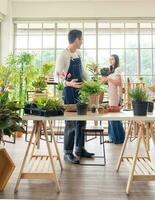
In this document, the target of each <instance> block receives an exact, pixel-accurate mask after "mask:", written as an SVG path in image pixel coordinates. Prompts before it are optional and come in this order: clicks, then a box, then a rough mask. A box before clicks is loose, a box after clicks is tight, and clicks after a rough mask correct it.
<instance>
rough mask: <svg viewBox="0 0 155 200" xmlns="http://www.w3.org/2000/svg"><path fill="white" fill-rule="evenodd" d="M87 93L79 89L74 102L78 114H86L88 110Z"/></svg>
mask: <svg viewBox="0 0 155 200" xmlns="http://www.w3.org/2000/svg"><path fill="white" fill-rule="evenodd" d="M88 103H89V94H88V93H87V92H85V91H83V90H80V91H79V98H78V102H77V104H76V106H77V113H78V115H86V114H87V110H88Z"/></svg>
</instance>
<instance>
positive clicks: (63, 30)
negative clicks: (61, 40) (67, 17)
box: [57, 23, 69, 35]
mask: <svg viewBox="0 0 155 200" xmlns="http://www.w3.org/2000/svg"><path fill="white" fill-rule="evenodd" d="M68 29H69V26H68V23H58V24H57V34H58V35H63V34H68Z"/></svg>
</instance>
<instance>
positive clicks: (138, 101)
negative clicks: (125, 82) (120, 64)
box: [129, 86, 148, 116]
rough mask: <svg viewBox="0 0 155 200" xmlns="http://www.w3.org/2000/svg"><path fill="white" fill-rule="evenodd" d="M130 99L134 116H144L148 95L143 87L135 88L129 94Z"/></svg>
mask: <svg viewBox="0 0 155 200" xmlns="http://www.w3.org/2000/svg"><path fill="white" fill-rule="evenodd" d="M129 96H130V97H131V99H132V107H133V112H134V115H137V116H146V115H147V107H148V94H147V92H146V90H145V89H144V88H143V87H140V86H137V87H135V88H133V89H132V90H131V91H130V92H129Z"/></svg>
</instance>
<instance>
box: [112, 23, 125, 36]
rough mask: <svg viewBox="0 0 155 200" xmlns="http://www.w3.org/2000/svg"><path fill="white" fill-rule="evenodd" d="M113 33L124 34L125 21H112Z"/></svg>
mask: <svg viewBox="0 0 155 200" xmlns="http://www.w3.org/2000/svg"><path fill="white" fill-rule="evenodd" d="M111 34H124V24H123V23H112V24H111Z"/></svg>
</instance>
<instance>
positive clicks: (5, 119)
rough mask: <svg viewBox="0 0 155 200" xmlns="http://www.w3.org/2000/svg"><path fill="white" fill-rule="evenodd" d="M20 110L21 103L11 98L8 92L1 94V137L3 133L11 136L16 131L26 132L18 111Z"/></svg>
mask: <svg viewBox="0 0 155 200" xmlns="http://www.w3.org/2000/svg"><path fill="white" fill-rule="evenodd" d="M18 110H20V107H19V104H18V103H17V102H12V101H10V100H9V95H8V92H4V93H3V94H1V95H0V138H1V137H2V134H4V135H8V136H11V134H12V133H13V132H16V131H23V132H24V129H23V127H22V119H21V118H20V117H19V115H18V114H17V112H16V111H18Z"/></svg>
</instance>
